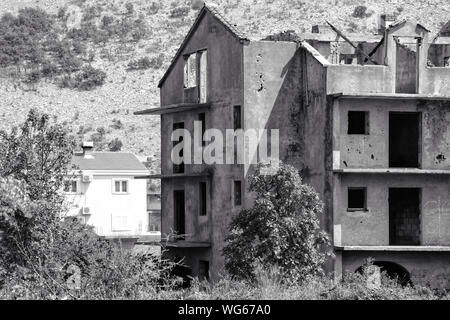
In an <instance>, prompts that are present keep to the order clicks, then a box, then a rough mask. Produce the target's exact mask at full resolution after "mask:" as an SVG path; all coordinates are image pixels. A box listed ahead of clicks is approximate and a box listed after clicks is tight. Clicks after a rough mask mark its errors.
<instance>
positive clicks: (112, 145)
mask: <svg viewBox="0 0 450 320" xmlns="http://www.w3.org/2000/svg"><path fill="white" fill-rule="evenodd" d="M108 149H109V151H112V152H116V151H120V150H122V141H120V139H118V138H115V139H113V140H111V141H110V142H109V143H108Z"/></svg>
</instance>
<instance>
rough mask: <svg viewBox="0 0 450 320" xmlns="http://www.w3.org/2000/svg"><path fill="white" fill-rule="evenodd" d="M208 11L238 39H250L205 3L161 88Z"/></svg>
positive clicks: (162, 80)
mask: <svg viewBox="0 0 450 320" xmlns="http://www.w3.org/2000/svg"><path fill="white" fill-rule="evenodd" d="M206 13H210V14H212V15H213V16H214V17H215V18H216V19H217V20H219V21H220V22H221V23H222V24H223V26H224V27H225V28H226V29H227V30H228V31H229V32H231V34H232V35H234V36H235V37H236V38H237V39H238V40H242V41H249V39H248V38H247V36H246V35H245V34H244V33H242V32H241V31H239V30H238V28H237V27H236V26H235V25H233V24H232V23H230V22H229V21H228V20H227V19H225V17H224V16H223V15H222V14H220V13H219V11H217V10H216V9H214V8H211V7H209V6H207V5H206V4H205V5H204V6H203V8H202V9H201V10H200V12H199V13H198V15H197V18H196V19H195V21H194V24H193V25H192V27H191V28H190V29H189V32H188V34H187V35H186V37H185V38H184V40H183V42H182V43H181V46H180V47H179V48H178V50H177V52H176V54H175V56H174V57H173V59H172V61H171V62H170V65H169V68H168V69H167V70H166V72H165V73H164V75H163V77H162V78H161V80H160V81H159V83H158V88H161V86H162V84H163V83H164V81H165V80H166V78H167V76H168V75H169V73H170V71H171V70H172V68H173V66H174V65H175V61H176V60H177V59H178V58H179V57H180V55H181V53H182V52H183V49H184V48H185V47H186V45H187V43H188V42H189V39H190V38H191V36H192V35H193V34H194V32H195V30H196V29H197V27H198V25H199V24H200V21H201V20H202V18H203V17H204V15H205V14H206Z"/></svg>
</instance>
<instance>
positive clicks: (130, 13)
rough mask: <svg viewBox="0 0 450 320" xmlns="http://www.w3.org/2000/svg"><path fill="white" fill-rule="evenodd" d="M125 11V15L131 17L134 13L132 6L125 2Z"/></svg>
mask: <svg viewBox="0 0 450 320" xmlns="http://www.w3.org/2000/svg"><path fill="white" fill-rule="evenodd" d="M125 9H126V10H127V14H129V15H132V14H133V13H134V5H133V4H132V3H131V2H127V3H126V4H125Z"/></svg>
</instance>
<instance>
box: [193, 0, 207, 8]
mask: <svg viewBox="0 0 450 320" xmlns="http://www.w3.org/2000/svg"><path fill="white" fill-rule="evenodd" d="M204 5H205V1H202V0H191V8H192V9H193V10H199V9H201V8H203V6H204Z"/></svg>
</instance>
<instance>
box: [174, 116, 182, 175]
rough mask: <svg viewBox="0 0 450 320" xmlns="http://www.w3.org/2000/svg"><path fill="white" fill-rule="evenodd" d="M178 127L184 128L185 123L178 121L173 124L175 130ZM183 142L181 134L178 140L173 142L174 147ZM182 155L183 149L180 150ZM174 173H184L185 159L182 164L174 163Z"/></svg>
mask: <svg viewBox="0 0 450 320" xmlns="http://www.w3.org/2000/svg"><path fill="white" fill-rule="evenodd" d="M177 129H184V123H183V122H176V123H174V124H173V131H175V130H177ZM181 142H183V137H182V136H181V137H180V138H179V140H178V141H174V142H173V147H175V146H176V145H177V144H179V143H181ZM180 157H181V158H182V157H183V149H181V151H180ZM173 173H184V161H183V162H181V163H180V164H175V163H174V164H173Z"/></svg>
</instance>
